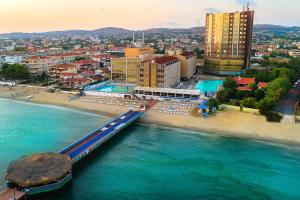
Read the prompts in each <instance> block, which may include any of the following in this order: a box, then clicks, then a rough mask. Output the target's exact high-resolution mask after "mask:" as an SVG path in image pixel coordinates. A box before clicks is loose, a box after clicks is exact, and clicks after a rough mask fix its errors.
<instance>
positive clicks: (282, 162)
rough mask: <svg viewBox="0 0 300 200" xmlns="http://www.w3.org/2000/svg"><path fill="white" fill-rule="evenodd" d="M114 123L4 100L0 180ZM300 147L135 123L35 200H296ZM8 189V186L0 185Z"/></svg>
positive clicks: (0, 113)
mask: <svg viewBox="0 0 300 200" xmlns="http://www.w3.org/2000/svg"><path fill="white" fill-rule="evenodd" d="M107 120H109V118H107V117H104V116H99V115H95V114H90V113H85V112H81V111H77V110H72V109H67V108H62V107H56V106H44V105H36V104H30V103H22V102H17V101H11V100H3V99H0V174H1V175H4V173H5V170H6V167H7V165H8V164H9V162H11V161H13V160H14V159H17V158H18V157H20V156H22V155H26V154H31V153H36V152H45V151H58V150H60V149H62V148H63V147H64V146H67V145H69V144H71V143H72V142H74V141H75V140H77V139H79V138H81V137H82V136H84V135H86V134H87V133H88V132H90V131H91V130H93V129H95V128H96V127H97V126H98V125H100V124H102V123H104V122H105V121H107ZM299 153H300V149H299V147H298V146H290V145H277V144H275V143H266V142H258V141H254V140H247V139H238V138H231V137H224V136H221V135H215V134H205V133H199V132H195V131H190V130H184V129H175V128H168V127H162V126H156V125H143V124H140V123H135V124H134V125H132V126H130V127H128V128H127V129H125V130H124V131H122V132H121V133H120V135H118V136H116V137H115V138H114V139H112V140H111V141H110V142H109V143H107V144H106V145H105V146H103V147H101V148H100V149H99V150H98V151H96V152H94V153H93V154H91V156H89V157H87V158H86V159H85V160H84V161H83V162H80V163H79V164H78V165H76V166H75V169H74V176H73V180H72V182H71V183H70V184H68V185H67V186H66V187H65V188H63V189H62V190H60V191H58V192H56V193H52V194H50V195H46V196H45V195H43V196H39V197H36V198H35V199H49V200H52V199H53V200H54V199H58V200H60V199H61V200H65V199H75V200H77V199H78V200H79V199H85V200H89V199H91V200H92V199H299V198H300V190H299V188H300V156H299ZM2 183H4V181H2Z"/></svg>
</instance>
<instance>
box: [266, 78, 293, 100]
mask: <svg viewBox="0 0 300 200" xmlns="http://www.w3.org/2000/svg"><path fill="white" fill-rule="evenodd" d="M290 87H291V83H290V81H289V79H288V78H277V79H275V80H274V81H272V82H271V83H270V84H269V86H268V89H267V96H268V97H271V98H274V99H277V100H278V101H279V99H280V98H281V97H282V96H283V95H284V94H285V93H286V92H287V91H288V89H289V88H290Z"/></svg>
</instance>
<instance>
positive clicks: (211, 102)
mask: <svg viewBox="0 0 300 200" xmlns="http://www.w3.org/2000/svg"><path fill="white" fill-rule="evenodd" d="M207 105H208V107H209V110H210V111H212V110H213V108H216V109H219V103H218V100H217V99H215V98H210V99H209V100H208V102H207Z"/></svg>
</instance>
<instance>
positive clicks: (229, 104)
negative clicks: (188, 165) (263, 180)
mask: <svg viewBox="0 0 300 200" xmlns="http://www.w3.org/2000/svg"><path fill="white" fill-rule="evenodd" d="M255 15H256V12H255V10H252V9H251V8H249V4H248V5H247V6H244V8H243V10H241V11H236V12H231V11H224V12H209V13H206V17H205V26H204V27H203V26H200V25H199V26H198V27H192V28H153V29H145V30H129V29H124V28H116V27H107V28H100V29H96V30H90V31H88V30H66V31H53V32H39V33H22V32H18V33H2V34H0V97H1V98H3V99H10V100H17V101H21V102H29V103H37V104H43V105H47V104H48V105H56V106H63V107H68V108H72V109H78V110H84V111H87V112H92V113H96V114H97V115H99V116H101V118H102V116H110V117H113V118H114V119H113V120H111V121H109V122H107V120H106V121H101V126H99V125H97V127H98V128H97V129H96V130H95V131H93V132H91V133H89V134H88V135H86V136H84V135H77V136H76V137H74V138H72V137H70V138H69V139H70V140H65V141H63V142H62V141H60V142H61V143H59V144H60V146H59V148H61V147H64V146H65V148H62V150H60V151H57V153H38V152H41V149H39V150H33V151H27V152H26V154H27V155H28V154H30V156H25V157H21V158H20V159H19V160H16V161H13V162H12V160H10V162H8V161H7V162H6V163H5V165H4V166H6V167H7V171H6V172H5V176H4V177H3V182H5V184H4V186H3V187H1V188H2V190H0V199H1V200H2V199H3V200H4V199H5V200H6V199H24V198H27V197H32V196H35V195H37V194H38V195H40V194H44V193H48V192H52V191H54V190H59V189H61V188H64V186H65V185H66V184H67V183H68V182H69V181H70V180H71V179H72V178H73V179H74V178H75V179H76V178H77V179H78V177H76V176H74V173H75V174H76V173H79V172H78V171H79V169H76V170H73V169H72V168H73V166H74V165H75V164H76V166H77V165H79V167H77V168H80V171H81V170H82V171H83V170H84V169H83V168H84V165H86V166H85V167H87V165H88V161H87V160H89V159H94V157H93V156H94V155H97V154H98V155H99V153H97V151H99V150H97V151H96V149H97V148H98V147H99V148H100V149H102V148H106V147H107V146H103V147H102V144H103V143H104V142H106V141H107V140H109V139H110V138H111V137H113V136H115V135H116V134H117V133H119V132H121V131H123V132H124V131H126V130H127V132H130V130H131V129H133V128H132V127H133V126H135V125H136V124H132V123H134V122H135V121H137V120H139V119H140V118H141V120H140V121H142V122H143V123H145V124H147V125H148V124H159V125H163V126H166V127H174V128H183V129H187V130H188V129H191V130H197V131H201V132H202V131H205V132H208V133H213V134H219V133H222V135H223V134H224V135H226V137H231V136H233V138H235V137H236V138H244V139H245V138H246V139H249V138H252V139H255V140H261V141H268V142H274V143H276V142H278V143H284V144H286V145H291V146H293V145H296V146H297V145H298V144H299V142H300V139H299V131H300V127H299V122H300V102H299V98H300V27H296V26H295V27H287V26H280V25H271V24H254V18H255ZM0 102H1V101H0ZM3 106H5V103H3ZM16 107H18V105H16ZM24 109H25V108H24ZM32 109H34V108H32ZM8 112H9V111H8ZM15 112H16V111H15ZM47 112H49V113H51V112H50V111H47ZM58 112H59V111H58ZM68 112H69V111H68ZM72 112H73V111H72ZM41 113H42V112H41ZM46 115H47V114H46ZM72 115H74V117H75V114H72ZM49 116H50V114H49ZM49 116H48V117H49ZM55 117H56V116H55V115H54V118H55ZM57 117H58V118H59V116H57ZM4 118H5V116H3V119H4ZM70 118H72V116H71V114H70ZM63 120H66V121H67V119H66V118H65V119H63ZM84 120H85V119H84ZM0 123H1V121H0ZM3 123H8V122H3ZM40 123H42V122H40ZM49 123H50V122H49ZM60 123H61V122H60ZM82 123H83V121H82ZM86 123H87V122H86ZM66 124H67V123H66ZM78 124H81V122H80V123H78ZM66 126H67V125H66ZM72 126H74V127H76V126H75V125H72ZM128 126H130V128H126V127H128ZM139 126H140V125H137V128H140V127H139ZM3 127H4V125H3ZM30 128H31V127H30ZM42 129H43V128H42ZM77 129H78V130H81V131H82V132H83V133H84V132H86V131H88V130H90V127H89V128H88V127H86V129H81V128H79V127H77ZM123 129H125V130H123ZM140 129H141V130H140V134H142V132H143V131H142V130H145V131H150V130H152V129H154V128H153V127H147V126H145V127H142V128H140ZM36 130H37V131H38V129H36ZM0 131H1V129H0ZM156 131H157V130H156ZM3 132H4V131H3ZM170 132H172V131H170ZM175 132H176V131H175ZM179 132H180V131H179ZM1 134H2V133H1V132H0V145H1V144H2V143H1V137H2V135H1ZM176 134H177V132H176ZM213 134H212V135H213ZM129 135H130V134H129ZM83 136H84V137H83ZM3 137H4V136H3ZM115 137H117V136H115ZM122 137H123V136H122ZM124 137H126V136H124ZM153 137H154V136H153ZM220 137H221V136H220ZM222 137H223V136H222ZM66 138H67V137H66ZM50 140H51V139H50ZM50 140H49V141H50ZM74 140H75V141H76V142H75V143H73V142H74ZM124 140H125V139H124ZM226 140H227V139H226ZM71 141H72V142H71ZM114 141H116V140H115V139H114ZM114 141H113V142H114ZM53 142H54V143H55V141H53ZM113 142H111V141H109V142H108V143H113ZM202 142H203V141H202ZM50 143H51V142H50ZM70 143H71V145H69V146H68V145H67V144H70ZM117 143H118V142H117ZM121 143H122V141H121V142H120V145H121V146H122V144H121ZM154 143H155V141H154ZM154 143H152V145H154ZM3 144H4V142H3ZM205 144H206V143H205V142H203V144H202V145H205ZM145 145H146V146H147V144H146V143H145ZM218 145H221V143H219V144H218ZM116 146H117V145H116ZM178 146H181V144H179V143H178ZM253 146H255V145H253ZM108 147H109V148H112V147H110V146H109V145H108ZM291 148H292V147H291ZM212 149H213V148H211V149H209V150H207V149H206V151H207V152H209V151H213V150H212ZM45 150H48V151H49V152H50V151H51V152H53V151H54V150H53V149H51V148H48V149H47V148H46V149H45ZM93 151H96V152H94V153H93ZM149 151H152V150H149ZM220 151H222V152H223V151H228V150H226V148H225V147H224V149H223V147H222V148H221V150H220ZM237 151H238V150H237ZM282 151H283V150H282ZM295 151H296V150H295ZM20 152H21V151H20ZM0 153H1V154H2V153H3V154H5V153H4V152H2V151H0ZM24 153H25V152H24ZM32 153H38V154H33V155H31V154H32ZM293 153H294V152H293ZM296 153H298V150H297V151H296ZM90 154H92V155H90ZM220 154H221V153H220ZM178 155H179V154H178ZM191 155H192V154H191ZM253 155H254V154H253ZM18 156H19V157H20V155H18ZM86 156H87V158H85V159H87V160H85V161H82V160H83V159H84V157H86ZM100 156H103V157H105V155H103V154H100ZM244 157H245V155H244ZM279 157H280V156H279ZM14 159H17V158H15V157H14ZM165 159H167V158H165ZM262 159H263V158H262ZM121 160H122V159H121ZM118 161H120V160H118ZM198 161H199V160H198ZM111 162H112V161H111ZM152 162H155V161H153V160H151V163H152ZM187 162H188V161H187ZM199 162H200V161H199ZM208 162H210V161H208ZM237 162H243V161H237ZM290 162H292V161H290ZM9 163H10V164H9ZM49 163H51V164H49ZM78 163H79V164H78ZM295 163H300V160H299V159H298V160H297V161H295ZM160 164H161V163H160ZM151 165H153V164H149V166H151ZM233 165H235V163H233ZM4 166H1V165H0V168H1V171H0V173H2V172H3V173H4V171H5V169H3V170H2V168H4ZM212 166H213V167H216V166H214V164H212ZM290 167H291V168H293V166H290ZM30 168H32V170H28V169H30ZM216 168H217V167H216ZM215 170H216V169H215ZM72 171H73V172H72ZM74 171H75V172H74ZM247 171H249V170H247ZM291 171H292V170H291ZM50 172H51V173H50ZM293 172H294V173H295V172H296V170H295V171H293ZM125 173H126V172H125ZM270 173H271V172H270ZM272 173H273V172H272ZM274 173H275V172H274ZM291 173H292V172H291ZM156 175H157V174H156ZM293 175H294V174H290V176H293ZM124 176H125V175H124ZM187 176H188V175H187ZM203 176H204V175H203ZM297 178H298V180H297ZM115 179H116V178H115ZM115 179H114V180H115ZM150 179H151V178H150ZM252 179H253V180H254V179H255V178H253V177H252V178H251V180H252ZM295 179H296V180H297V181H298V182H296V181H295ZM295 179H293V180H294V181H295V185H296V186H297V185H298V186H299V176H298V175H297V176H296V178H295ZM1 181H2V179H1V180H0V183H1V184H2V183H3V182H1ZM75 181H76V180H75ZM74 184H75V183H74ZM203 184H205V183H203ZM249 184H250V183H249ZM251 184H254V183H251ZM163 185H164V184H163ZM196 185H197V184H196ZM217 185H218V187H221V186H220V184H217ZM296 186H295V187H296ZM70 187H71V186H70V185H68V186H66V188H67V189H63V190H68V189H69V190H70ZM164 187H167V186H166V185H164ZM249 187H250V186H249ZM251 187H252V186H251ZM264 187H266V186H264ZM274 187H275V186H274ZM221 188H222V187H221ZM245 188H246V187H245ZM195 189H196V188H195ZM212 190H213V189H212ZM220 190H222V189H220ZM274 190H275V189H274ZM101 191H102V190H101ZM143 191H144V192H146V193H147V191H145V190H143ZM195 191H196V190H195ZM195 191H194V192H195ZM245 191H246V189H245ZM276 191H277V192H278V193H280V195H279V196H280V197H282V199H297V198H299V197H300V196H299V195H300V193H297V194H296V193H295V191H296V190H293V189H291V190H290V191H292V192H291V194H288V192H287V193H286V194H285V193H284V192H283V191H279V189H278V190H276ZM102 192H103V191H102ZM118 192H119V193H118V194H119V195H120V196H119V197H120V198H121V199H123V198H124V199H127V198H129V199H131V198H133V197H135V195H136V194H135V193H130V192H129V190H128V191H127V190H126V192H128V194H123V193H122V192H120V191H119V190H118ZM148 192H150V191H148ZM174 192H175V193H176V191H174ZM215 192H216V193H218V194H221V193H222V192H220V191H215ZM247 192H248V191H247ZM66 193H67V192H62V193H61V195H62V196H60V197H59V198H62V199H65V198H68V197H69V198H70V199H73V198H75V197H74V196H71V197H70V196H68V197H66ZM129 193H130V194H129ZM196 193H197V192H195V194H196ZM158 194H160V195H159V197H160V198H162V194H161V193H159V192H158ZM181 194H182V195H179V196H181V197H185V195H183V194H184V192H183V191H181ZM261 194H265V193H264V192H262V193H261ZM261 194H256V195H258V196H257V199H267V198H266V197H267V196H259V195H261ZM274 194H276V192H274ZM274 194H270V199H272V197H274V196H273V195H274ZM12 195H13V196H12ZM106 195H107V194H106ZM127 195H129V196H127ZM130 195H132V196H130ZM210 195H212V196H210ZM222 195H225V194H223V193H222ZM249 195H250V192H249V193H246V196H247V197H249ZM266 195H269V193H267V192H266ZM284 195H287V196H284ZM208 196H209V197H212V198H211V199H219V198H217V197H213V194H211V193H209V194H208ZM208 196H207V197H208ZM275 196H276V195H275ZM82 197H83V196H82ZM98 197H99V196H97V195H96V196H95V197H94V198H93V199H98ZM156 197H158V196H156ZM156 197H155V196H151V197H150V199H156ZM168 197H174V196H172V195H170V196H165V198H167V199H168ZM203 197H204V196H203ZM237 197H238V199H241V197H242V194H241V196H239V195H237V196H236V198H237ZM285 197H287V198H285ZM293 197H295V198H293ZM44 198H45V199H48V198H50V199H51V197H47V198H46V197H44V196H43V197H41V199H44ZM69 198H68V199H69ZM114 198H116V196H105V197H104V199H114ZM140 198H141V197H140ZM165 198H164V199H165ZM198 198H200V199H201V197H200V196H198ZM198 198H197V199H198ZM232 198H233V196H226V197H225V196H224V198H221V199H232ZM253 198H254V197H253ZM54 199H56V197H54ZM137 199H138V198H137ZM188 199H189V198H188ZM249 199H251V197H249ZM254 199H256V198H254ZM279 199H280V198H279Z"/></svg>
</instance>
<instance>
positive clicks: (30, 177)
mask: <svg viewBox="0 0 300 200" xmlns="http://www.w3.org/2000/svg"><path fill="white" fill-rule="evenodd" d="M71 169H72V162H71V161H70V160H69V157H68V156H66V155H62V154H58V153H41V154H35V155H30V156H24V157H22V158H20V159H19V160H16V161H14V162H12V163H10V164H9V166H8V168H7V172H6V176H5V179H6V180H7V181H9V182H11V183H13V184H17V185H19V186H22V187H33V186H40V185H47V184H49V183H52V182H56V181H59V180H61V179H62V178H64V177H65V176H66V175H67V174H69V173H70V172H71Z"/></svg>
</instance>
